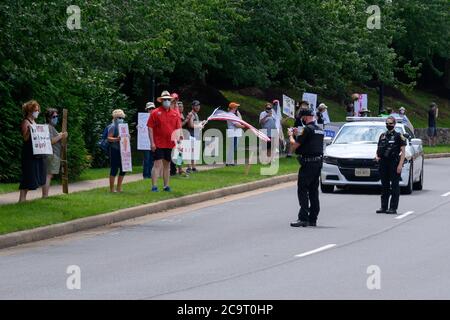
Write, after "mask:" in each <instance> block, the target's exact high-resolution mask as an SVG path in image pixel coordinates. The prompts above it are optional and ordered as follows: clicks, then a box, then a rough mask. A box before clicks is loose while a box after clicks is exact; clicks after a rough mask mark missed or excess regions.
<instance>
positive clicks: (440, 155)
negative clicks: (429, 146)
mask: <svg viewBox="0 0 450 320" xmlns="http://www.w3.org/2000/svg"><path fill="white" fill-rule="evenodd" d="M437 158H450V153H429V154H426V155H425V159H437Z"/></svg>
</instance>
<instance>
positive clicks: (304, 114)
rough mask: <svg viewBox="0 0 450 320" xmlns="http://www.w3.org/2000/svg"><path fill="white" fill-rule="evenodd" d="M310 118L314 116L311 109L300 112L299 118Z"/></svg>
mask: <svg viewBox="0 0 450 320" xmlns="http://www.w3.org/2000/svg"><path fill="white" fill-rule="evenodd" d="M308 116H310V117H312V116H314V111H313V110H312V109H304V110H301V111H300V117H308Z"/></svg>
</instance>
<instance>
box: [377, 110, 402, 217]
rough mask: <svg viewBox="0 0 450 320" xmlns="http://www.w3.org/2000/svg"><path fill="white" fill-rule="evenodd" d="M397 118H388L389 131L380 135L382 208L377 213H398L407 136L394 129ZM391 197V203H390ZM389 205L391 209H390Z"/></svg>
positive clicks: (379, 157)
mask: <svg viewBox="0 0 450 320" xmlns="http://www.w3.org/2000/svg"><path fill="white" fill-rule="evenodd" d="M395 124H396V120H395V118H394V117H388V118H387V119H386V128H387V131H386V132H385V133H383V134H382V135H381V136H380V140H379V141H378V149H377V156H376V158H375V160H376V161H378V162H379V172H380V178H381V185H382V191H381V208H380V209H379V210H377V213H388V214H397V208H398V201H399V197H400V187H399V185H398V184H399V181H400V175H401V173H402V168H403V162H404V161H405V146H406V139H405V137H404V136H403V135H402V134H401V133H399V132H397V131H395V130H394V128H395ZM389 197H390V198H391V203H390V206H388V205H389ZM388 207H389V209H388Z"/></svg>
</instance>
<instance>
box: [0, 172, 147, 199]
mask: <svg viewBox="0 0 450 320" xmlns="http://www.w3.org/2000/svg"><path fill="white" fill-rule="evenodd" d="M136 173H142V166H133V172H132V174H136ZM108 175H109V168H90V169H86V170H85V171H84V172H83V173H82V174H81V175H80V176H79V177H78V179H76V180H75V181H71V182H79V181H86V180H96V179H103V178H107V177H108ZM58 184H61V181H59V180H58V179H54V180H52V185H58ZM16 191H19V183H0V194H2V193H8V192H16Z"/></svg>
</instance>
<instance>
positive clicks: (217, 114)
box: [205, 108, 270, 142]
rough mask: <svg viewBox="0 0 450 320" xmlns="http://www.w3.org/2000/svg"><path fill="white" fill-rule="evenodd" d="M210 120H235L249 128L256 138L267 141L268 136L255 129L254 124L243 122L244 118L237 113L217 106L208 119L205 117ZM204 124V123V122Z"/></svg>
mask: <svg viewBox="0 0 450 320" xmlns="http://www.w3.org/2000/svg"><path fill="white" fill-rule="evenodd" d="M210 120H218V121H232V122H237V123H239V124H241V125H243V126H244V127H246V128H247V129H250V130H251V131H252V132H253V133H254V134H255V135H256V136H257V137H258V138H260V139H261V140H263V141H266V142H269V141H270V138H269V137H268V136H267V135H266V134H264V133H263V132H261V131H260V130H258V129H256V128H255V127H254V126H252V125H251V124H249V123H247V122H245V121H244V120H242V119H241V118H239V117H238V116H237V115H235V114H234V113H231V112H226V111H223V110H220V109H219V108H217V109H215V110H214V111H213V113H212V114H211V115H210V116H209V117H208V119H206V122H208V121H210ZM205 124H206V123H205Z"/></svg>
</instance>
